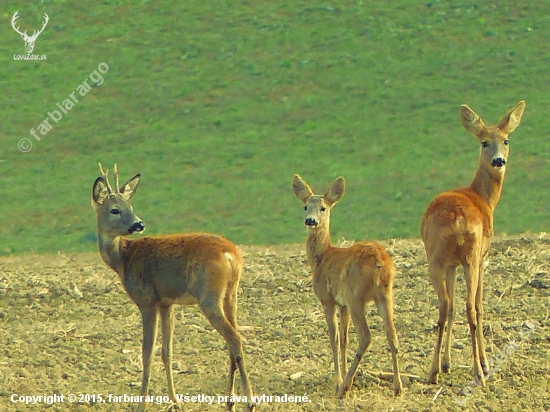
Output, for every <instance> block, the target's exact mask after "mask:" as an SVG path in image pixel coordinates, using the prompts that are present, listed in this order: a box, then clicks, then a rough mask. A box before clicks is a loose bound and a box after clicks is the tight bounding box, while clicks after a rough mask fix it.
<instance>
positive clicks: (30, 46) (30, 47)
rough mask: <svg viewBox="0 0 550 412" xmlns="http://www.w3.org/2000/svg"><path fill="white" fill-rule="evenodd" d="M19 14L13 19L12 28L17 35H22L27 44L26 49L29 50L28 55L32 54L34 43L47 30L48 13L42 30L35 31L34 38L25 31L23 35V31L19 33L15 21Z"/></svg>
mask: <svg viewBox="0 0 550 412" xmlns="http://www.w3.org/2000/svg"><path fill="white" fill-rule="evenodd" d="M17 13H19V12H18V11H16V12H15V14H14V15H13V17H12V19H11V26H12V27H13V29H14V30H15V31H16V32H17V33H19V34H20V35H21V38H22V39H23V41H24V42H25V49H27V53H29V54H31V53H32V51H33V49H34V42H35V41H36V39H37V38H38V36H39V35H40V33H42V32H43V31H44V29H45V28H46V24H48V21H49V17H48V15H47V14H46V13H44V24H43V25H42V28H41V29H40V30H39V31H38V32H37V31H36V30H33V33H32V36H29V35H27V30H25V32H24V33H21V31H19V27H15V20H17V18H18V17H19V16H18V15H17Z"/></svg>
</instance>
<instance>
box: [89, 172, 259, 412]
mask: <svg viewBox="0 0 550 412" xmlns="http://www.w3.org/2000/svg"><path fill="white" fill-rule="evenodd" d="M99 168H100V171H101V174H102V177H98V178H97V179H96V181H95V183H94V186H93V190H92V206H93V208H94V210H95V212H96V214H97V226H98V238H99V252H100V254H101V257H102V258H103V260H104V261H105V263H107V265H109V266H110V267H111V268H112V269H113V270H114V271H115V272H116V273H117V274H118V276H119V278H120V280H121V282H122V284H123V285H124V288H125V289H126V291H127V292H128V295H130V298H132V300H133V301H134V302H135V303H136V305H137V306H138V308H139V310H140V311H141V317H142V321H143V345H142V357H143V381H142V384H141V396H142V397H145V396H147V393H148V388H149V376H150V371H151V361H152V356H151V355H152V353H153V347H154V344H155V339H156V332H157V318H158V314H159V312H160V317H161V325H162V361H163V363H164V367H165V369H166V379H167V381H168V393H169V395H170V398H171V399H172V401H173V402H174V403H176V402H177V398H176V393H175V391H174V381H173V377H172V336H173V334H174V316H173V311H172V306H173V305H174V304H180V305H194V304H198V305H199V306H200V307H201V309H202V312H203V313H204V315H205V316H206V318H207V319H208V320H209V322H210V323H211V324H212V326H213V327H214V328H215V329H216V330H217V331H218V332H219V333H220V334H221V335H222V336H223V338H224V339H225V340H226V342H227V345H228V346H229V357H230V367H229V388H228V395H229V398H230V397H231V395H232V394H233V389H234V384H235V371H236V369H237V368H239V373H240V376H241V383H242V386H243V390H244V392H245V395H246V398H247V401H248V405H247V406H248V410H249V411H253V410H254V404H253V403H252V389H251V387H250V383H249V381H248V375H247V373H246V367H245V362H244V357H243V350H242V345H241V338H240V335H239V332H238V331H237V289H238V285H239V278H240V276H241V273H242V269H243V261H242V257H241V253H240V252H239V249H237V247H236V246H235V245H234V244H233V243H231V242H230V241H228V240H227V239H224V238H222V237H220V236H217V235H212V234H206V233H188V234H178V235H167V236H150V237H142V238H139V239H135V240H130V239H127V238H125V237H122V236H124V235H130V234H132V233H134V232H142V231H143V230H144V225H143V222H142V221H141V219H140V218H139V217H137V216H136V215H135V214H134V211H133V209H132V206H131V205H130V204H129V203H128V201H129V200H130V199H131V198H132V196H133V195H134V194H135V193H136V189H137V187H138V184H139V181H140V175H139V174H138V175H135V176H134V177H133V178H131V179H130V180H129V181H128V182H126V183H125V184H124V185H122V187H119V184H118V170H117V166H116V165H115V172H114V176H115V190H113V189H112V188H111V186H110V184H109V181H108V177H107V173H108V172H109V171H108V170H107V171H106V172H104V171H103V168H102V167H101V164H100V165H99ZM142 399H143V398H142ZM227 407H228V410H230V411H234V410H235V406H234V404H233V403H232V402H231V401H230V400H228V402H227ZM144 409H145V405H144V403H143V400H142V402H141V403H140V404H139V407H138V410H140V411H142V410H144Z"/></svg>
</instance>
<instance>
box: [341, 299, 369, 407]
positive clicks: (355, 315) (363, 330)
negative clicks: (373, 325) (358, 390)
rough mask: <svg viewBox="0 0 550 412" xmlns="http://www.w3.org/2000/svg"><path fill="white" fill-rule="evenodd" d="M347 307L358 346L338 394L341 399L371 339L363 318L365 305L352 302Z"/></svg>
mask: <svg viewBox="0 0 550 412" xmlns="http://www.w3.org/2000/svg"><path fill="white" fill-rule="evenodd" d="M348 309H349V311H350V312H351V319H352V321H353V326H355V330H357V334H358V335H359V346H358V347H357V352H356V353H355V358H354V359H353V362H352V363H351V366H350V368H349V369H348V373H347V374H346V377H345V378H344V383H343V384H342V388H341V389H340V393H339V394H338V398H340V399H342V398H343V397H344V396H345V395H346V393H347V392H348V391H349V390H350V388H351V385H352V384H353V377H354V376H355V372H356V371H357V367H358V366H359V362H361V359H362V358H363V355H364V354H365V351H366V350H367V348H368V347H369V345H370V340H371V336H370V330H369V327H368V325H367V321H366V320H365V306H364V305H363V303H362V302H357V303H354V304H353V305H350V306H348Z"/></svg>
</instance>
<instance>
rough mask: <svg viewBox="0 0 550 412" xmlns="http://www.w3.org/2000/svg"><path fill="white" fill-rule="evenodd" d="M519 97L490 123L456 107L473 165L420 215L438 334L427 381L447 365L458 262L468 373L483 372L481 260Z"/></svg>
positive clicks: (488, 239)
mask: <svg viewBox="0 0 550 412" xmlns="http://www.w3.org/2000/svg"><path fill="white" fill-rule="evenodd" d="M524 109H525V102H524V101H523V100H522V101H520V102H519V103H518V105H517V106H516V107H514V108H513V109H512V110H510V111H509V112H508V113H507V114H506V115H505V116H504V117H503V118H502V120H501V121H500V123H498V125H496V126H493V127H487V126H485V124H484V123H483V120H481V118H480V117H479V116H478V115H477V114H476V113H475V112H474V111H473V110H472V109H470V108H469V107H468V106H466V105H462V106H461V107H460V117H461V119H462V124H463V125H464V127H465V128H466V130H467V131H468V132H470V133H471V134H473V135H474V136H475V137H476V138H477V140H478V141H479V143H480V144H481V154H480V157H479V166H478V168H477V173H476V175H475V177H474V180H473V181H472V183H471V184H470V185H469V186H467V187H465V188H462V189H456V190H451V191H448V192H443V193H441V194H439V195H438V196H436V197H435V199H434V200H433V201H432V203H430V205H429V206H428V209H427V210H426V212H425V213H424V216H423V217H422V223H421V225H420V234H421V236H422V240H423V241H424V247H425V249H426V256H427V260H428V268H429V273H430V279H431V281H432V284H433V286H434V288H435V290H436V292H437V297H438V300H439V319H438V322H437V327H438V336H437V343H436V345H435V352H434V358H433V362H432V366H431V369H430V375H429V381H430V382H431V383H437V381H438V374H439V372H440V368H441V366H442V370H443V373H448V372H449V371H450V367H451V352H450V348H451V341H452V327H453V321H454V315H455V302H454V290H455V269H456V267H457V266H459V265H462V266H463V267H464V277H465V280H466V287H467V298H466V314H467V318H468V324H469V326H470V335H471V338H472V352H473V357H474V370H473V373H474V376H475V377H476V379H479V384H480V385H484V384H485V379H484V374H487V373H488V372H489V370H488V366H489V365H488V364H487V357H486V355H485V341H484V338H483V260H484V257H485V255H486V254H487V251H488V249H489V246H490V244H491V240H492V238H493V211H494V210H495V207H496V205H497V203H498V200H499V198H500V192H501V190H502V184H503V181H504V173H505V170H506V162H507V161H508V151H509V147H508V135H509V134H510V133H512V132H513V131H514V130H515V128H516V127H517V126H518V125H519V123H520V120H521V116H522V115H523V110H524ZM445 322H448V325H447V333H446V336H445V348H444V351H443V364H442V365H441V364H440V359H439V353H440V351H441V342H442V339H443V331H444V329H445Z"/></svg>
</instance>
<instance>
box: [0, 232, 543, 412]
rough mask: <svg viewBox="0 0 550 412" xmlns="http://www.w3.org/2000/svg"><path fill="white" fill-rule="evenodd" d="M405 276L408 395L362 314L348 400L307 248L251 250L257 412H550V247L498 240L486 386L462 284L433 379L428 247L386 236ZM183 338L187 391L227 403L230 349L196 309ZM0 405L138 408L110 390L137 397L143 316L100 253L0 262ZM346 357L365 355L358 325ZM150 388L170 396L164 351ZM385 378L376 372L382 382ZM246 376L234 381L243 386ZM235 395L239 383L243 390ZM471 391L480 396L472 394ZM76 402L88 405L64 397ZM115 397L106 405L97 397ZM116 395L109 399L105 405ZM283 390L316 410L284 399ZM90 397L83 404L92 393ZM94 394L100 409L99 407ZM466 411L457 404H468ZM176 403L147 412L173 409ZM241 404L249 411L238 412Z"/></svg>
mask: <svg viewBox="0 0 550 412" xmlns="http://www.w3.org/2000/svg"><path fill="white" fill-rule="evenodd" d="M385 245H386V246H387V247H388V249H389V250H390V252H391V254H392V255H393V256H394V259H395V263H396V266H397V269H398V274H397V279H396V282H395V305H396V306H395V312H396V319H395V320H396V326H397V331H398V336H399V340H400V369H401V371H402V372H403V373H404V374H407V375H409V376H410V377H409V378H406V377H404V378H403V381H404V382H403V383H404V393H403V396H401V397H400V398H397V399H395V398H393V396H392V385H391V381H390V380H387V379H385V377H384V375H380V374H379V373H380V372H390V371H391V357H390V353H389V350H388V345H387V341H386V338H385V333H384V331H383V325H382V320H381V318H380V317H379V316H378V315H377V313H376V309H375V307H374V305H369V306H368V307H367V312H368V318H367V320H368V323H369V326H370V327H371V331H372V338H373V339H372V344H371V346H370V348H369V349H368V350H367V353H366V354H365V358H364V360H363V362H362V363H361V365H360V366H359V370H358V373H357V376H356V379H355V383H354V386H353V389H352V391H351V392H350V393H349V395H348V397H347V398H346V399H345V400H343V401H338V400H336V399H335V398H334V396H333V376H332V371H333V367H332V365H331V353H330V345H329V341H328V336H327V332H326V324H325V321H324V318H323V314H322V311H321V307H320V304H319V302H318V301H317V299H316V297H315V296H314V294H313V292H312V290H311V280H310V274H309V268H308V266H307V263H306V258H305V253H304V246H303V245H289V246H273V247H252V246H243V247H242V250H243V253H244V256H245V272H244V275H243V280H242V283H241V292H240V296H239V299H240V301H239V323H240V325H241V326H242V327H243V331H242V333H243V335H244V336H245V337H246V342H245V343H244V349H245V352H246V361H247V365H248V370H249V373H250V379H251V381H252V384H253V388H254V391H255V394H257V395H262V394H265V395H267V396H273V397H274V398H273V401H272V402H265V403H262V404H260V406H259V407H258V411H272V410H273V411H276V410H281V411H287V410H293V411H294V410H295V411H345V410H369V411H386V410H387V411H390V410H396V411H455V410H456V411H458V410H482V411H518V410H537V411H540V410H550V383H549V379H550V319H549V316H548V315H549V311H548V308H547V305H548V304H549V303H550V299H549V296H550V274H549V272H550V239H549V238H548V237H547V236H546V235H544V234H541V235H523V236H520V237H517V236H516V237H513V238H500V239H496V240H495V241H494V243H493V246H492V248H491V250H490V253H489V256H488V262H487V264H488V268H487V271H486V276H485V299H484V304H485V319H486V326H487V327H486V330H485V334H486V338H487V350H488V356H490V357H492V358H493V359H494V360H495V365H496V366H497V367H498V370H495V372H494V374H493V375H492V376H491V377H489V378H488V379H487V387H486V388H475V389H474V388H473V386H475V385H473V384H472V376H471V370H472V362H471V345H470V338H469V332H468V326H467V322H466V318H465V304H464V296H465V287H464V279H463V276H462V275H459V276H458V279H457V297H458V301H457V321H456V324H455V328H454V332H455V333H454V338H455V340H454V344H453V350H452V356H453V358H452V370H451V373H450V374H449V375H442V376H441V379H440V385H437V386H436V385H429V384H427V383H426V373H427V371H428V369H429V365H430V361H431V357H432V352H433V346H434V344H435V339H436V336H435V329H434V327H435V324H436V320H437V298H436V296H435V292H434V290H433V288H432V286H431V285H430V283H429V280H428V277H427V266H426V262H425V257H424V251H423V249H422V245H421V242H420V241H419V240H395V241H391V242H389V243H388V242H385ZM176 313H177V314H176V318H177V324H176V331H175V335H174V370H175V372H176V374H175V385H176V391H177V393H178V394H181V395H186V394H188V395H189V396H193V395H201V394H203V395H208V396H216V397H217V396H218V395H225V390H226V386H227V374H228V355H227V351H226V349H225V343H224V341H223V339H222V338H221V336H219V335H218V333H216V332H215V331H214V330H213V329H212V327H211V326H210V325H209V324H208V322H207V321H206V320H205V318H204V317H203V316H202V314H201V313H200V311H199V310H198V308H196V307H187V308H183V307H178V309H177V310H176ZM0 322H1V324H2V328H1V330H2V333H1V334H0V348H1V350H2V352H3V356H2V357H1V358H0V410H2V411H19V410H21V411H27V410H33V411H34V410H36V411H42V410H51V411H65V410H76V411H86V410H98V411H125V410H130V409H131V407H133V406H135V404H133V403H129V402H113V400H117V398H114V397H113V396H123V395H124V394H126V395H138V394H139V386H140V382H141V320H140V316H139V312H138V310H137V307H136V306H135V305H134V304H133V303H132V302H131V301H130V299H129V298H128V297H127V296H126V294H125V292H124V290H123V289H122V287H121V286H120V283H119V280H118V278H117V276H116V275H115V273H114V272H113V271H111V270H110V269H109V268H107V266H106V265H105V264H104V263H103V262H102V261H101V259H100V257H99V254H98V253H88V254H74V255H63V254H59V255H50V256H23V257H9V258H2V259H0ZM350 337H351V343H350V348H349V351H348V360H351V357H352V356H353V353H354V350H355V347H356V342H357V341H356V335H355V332H354V330H353V328H352V329H351V333H350ZM155 354H156V356H155V359H154V364H153V371H152V380H151V394H152V395H153V396H163V395H164V396H166V395H167V390H166V379H165V375H164V368H163V366H162V361H161V359H160V348H159V345H158V344H157V349H156V351H155ZM380 376H381V377H380ZM237 378H238V375H237ZM237 382H238V380H237ZM237 387H238V388H240V385H239V383H238V384H237ZM471 390H473V394H472V393H471V392H470V391H471ZM14 394H16V395H17V396H16V398H17V399H19V396H29V395H33V396H38V395H53V394H57V395H64V397H65V398H64V399H65V403H54V404H52V405H47V404H44V403H40V404H36V405H25V404H24V403H20V402H17V403H14V402H12V401H11V400H10V398H12V397H13V396H14ZM68 394H76V395H77V398H78V397H80V396H79V395H80V394H83V396H82V399H83V400H86V399H87V400H88V402H84V403H81V404H78V403H76V404H75V403H73V404H69V403H68V402H67V396H68ZM99 394H100V395H102V398H103V399H104V400H106V401H107V402H105V403H102V402H97V400H98V398H97V395H99ZM109 394H111V402H109V401H108V400H109ZM284 394H287V395H294V396H303V395H304V394H307V397H308V402H302V403H295V402H293V403H282V402H275V396H282V395H284ZM86 395H87V396H86ZM94 398H95V402H94ZM461 404H462V405H463V406H462V405H461ZM169 406H170V405H169V404H162V405H157V404H155V403H153V404H150V405H149V408H148V410H150V411H157V410H158V411H165V410H167V409H168V408H169ZM181 409H182V410H185V411H223V410H225V405H218V404H217V398H215V400H214V404H212V405H208V404H206V403H191V402H188V403H184V404H182V405H181ZM237 410H244V405H242V404H239V405H237Z"/></svg>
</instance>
